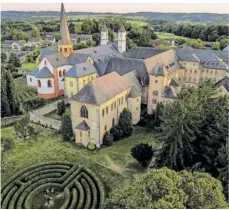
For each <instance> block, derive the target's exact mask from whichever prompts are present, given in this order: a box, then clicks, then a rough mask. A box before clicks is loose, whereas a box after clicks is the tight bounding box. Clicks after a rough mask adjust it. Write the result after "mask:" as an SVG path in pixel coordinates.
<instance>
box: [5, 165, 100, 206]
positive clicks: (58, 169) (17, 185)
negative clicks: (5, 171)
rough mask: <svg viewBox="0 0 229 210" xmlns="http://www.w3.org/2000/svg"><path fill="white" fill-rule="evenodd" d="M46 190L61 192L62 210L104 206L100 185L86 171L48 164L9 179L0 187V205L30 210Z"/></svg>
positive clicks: (32, 167) (88, 171)
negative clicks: (35, 200) (63, 197)
mask: <svg viewBox="0 0 229 210" xmlns="http://www.w3.org/2000/svg"><path fill="white" fill-rule="evenodd" d="M47 188H54V189H58V190H60V191H64V196H65V202H64V204H63V205H62V206H60V208H62V209H68V208H72V209H75V208H80V209H82V208H93V209H95V208H102V207H103V204H104V189H103V185H102V183H101V182H100V180H99V179H98V177H97V176H96V175H95V174H94V173H93V172H92V171H91V170H90V169H88V168H85V167H83V166H78V165H74V164H72V163H66V162H49V163H43V164H37V165H33V166H30V167H27V168H25V169H23V170H21V171H19V172H18V173H16V174H15V175H14V176H13V177H11V178H10V179H9V180H8V181H7V182H6V183H5V185H4V186H3V187H2V190H1V194H2V197H1V198H2V199H1V206H2V208H5V209H6V208H11V209H15V208H16V209H24V208H29V209H31V208H32V207H33V206H32V203H33V202H34V199H35V198H36V197H37V196H38V195H40V194H41V193H44V192H45V189H47ZM45 202H46V201H45V200H44V203H45Z"/></svg>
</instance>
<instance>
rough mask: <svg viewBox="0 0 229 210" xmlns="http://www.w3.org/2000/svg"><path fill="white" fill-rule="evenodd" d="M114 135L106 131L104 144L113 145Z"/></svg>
mask: <svg viewBox="0 0 229 210" xmlns="http://www.w3.org/2000/svg"><path fill="white" fill-rule="evenodd" d="M113 140H114V136H113V135H112V134H111V133H110V132H107V131H106V132H105V134H104V137H103V144H104V145H106V146H111V145H112V144H113Z"/></svg>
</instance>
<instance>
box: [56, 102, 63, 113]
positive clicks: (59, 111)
mask: <svg viewBox="0 0 229 210" xmlns="http://www.w3.org/2000/svg"><path fill="white" fill-rule="evenodd" d="M56 112H57V115H59V116H62V115H63V114H64V113H65V103H64V100H62V101H61V102H58V104H57V110H56Z"/></svg>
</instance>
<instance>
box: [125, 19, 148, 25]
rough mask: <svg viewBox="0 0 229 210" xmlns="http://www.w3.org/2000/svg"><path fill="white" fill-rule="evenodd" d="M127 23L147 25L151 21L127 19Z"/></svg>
mask: <svg viewBox="0 0 229 210" xmlns="http://www.w3.org/2000/svg"><path fill="white" fill-rule="evenodd" d="M126 22H127V23H129V24H131V25H136V26H146V25H148V24H149V23H147V22H145V21H141V20H126Z"/></svg>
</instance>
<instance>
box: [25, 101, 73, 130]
mask: <svg viewBox="0 0 229 210" xmlns="http://www.w3.org/2000/svg"><path fill="white" fill-rule="evenodd" d="M60 101H61V100H58V101H55V102H53V103H51V104H47V105H45V106H44V107H41V108H39V109H37V110H34V111H32V112H30V113H29V116H30V120H31V122H34V123H39V124H41V125H43V126H47V127H49V128H53V129H55V130H59V129H60V126H61V121H59V120H55V119H52V118H49V117H45V116H44V115H46V114H48V113H50V112H53V111H54V110H56V109H57V104H58V102H60ZM64 102H65V104H68V103H69V99H64Z"/></svg>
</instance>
